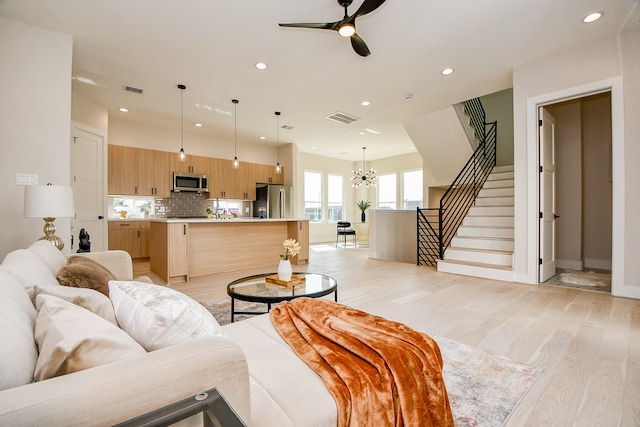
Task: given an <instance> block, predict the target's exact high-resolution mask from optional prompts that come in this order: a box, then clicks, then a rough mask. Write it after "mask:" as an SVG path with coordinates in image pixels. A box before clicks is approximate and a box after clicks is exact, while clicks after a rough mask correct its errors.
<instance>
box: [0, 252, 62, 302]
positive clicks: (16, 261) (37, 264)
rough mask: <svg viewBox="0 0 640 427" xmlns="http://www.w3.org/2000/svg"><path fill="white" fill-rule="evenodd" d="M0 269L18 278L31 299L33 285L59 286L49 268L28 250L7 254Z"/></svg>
mask: <svg viewBox="0 0 640 427" xmlns="http://www.w3.org/2000/svg"><path fill="white" fill-rule="evenodd" d="M52 246H53V245H52ZM56 250H57V249H56ZM2 267H3V268H4V269H5V271H7V272H9V273H11V274H13V275H14V276H16V277H17V278H18V280H19V281H20V283H22V286H23V287H24V288H25V289H26V290H27V293H28V294H29V297H30V298H32V299H33V287H34V286H35V285H41V286H59V283H58V280H57V279H56V275H55V274H54V273H52V272H51V270H50V269H49V266H48V265H47V264H46V263H45V262H44V261H43V260H42V258H40V256H38V255H37V254H36V253H35V252H33V251H30V250H28V249H17V250H15V251H13V252H9V253H8V254H7V256H6V257H5V258H4V261H2Z"/></svg>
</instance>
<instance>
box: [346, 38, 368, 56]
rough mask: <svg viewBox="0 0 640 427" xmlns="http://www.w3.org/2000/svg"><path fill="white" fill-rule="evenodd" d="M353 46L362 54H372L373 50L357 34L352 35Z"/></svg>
mask: <svg viewBox="0 0 640 427" xmlns="http://www.w3.org/2000/svg"><path fill="white" fill-rule="evenodd" d="M351 46H352V47H353V50H355V51H356V53H357V54H358V55H360V56H369V55H371V51H370V50H369V48H368V47H367V44H366V43H365V42H364V40H362V38H360V36H359V35H357V34H354V35H352V36H351Z"/></svg>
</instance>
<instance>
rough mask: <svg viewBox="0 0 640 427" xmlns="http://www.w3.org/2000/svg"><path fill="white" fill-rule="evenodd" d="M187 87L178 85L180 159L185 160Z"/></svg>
mask: <svg viewBox="0 0 640 427" xmlns="http://www.w3.org/2000/svg"><path fill="white" fill-rule="evenodd" d="M186 88H187V87H186V86H185V85H178V89H180V135H181V137H180V138H181V139H180V161H181V162H184V161H185V160H186V158H187V155H186V154H185V152H184V98H183V95H184V90H185V89H186Z"/></svg>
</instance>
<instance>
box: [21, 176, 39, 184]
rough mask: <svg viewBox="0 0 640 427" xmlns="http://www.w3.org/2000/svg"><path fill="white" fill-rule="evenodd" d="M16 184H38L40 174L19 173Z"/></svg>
mask: <svg viewBox="0 0 640 427" xmlns="http://www.w3.org/2000/svg"><path fill="white" fill-rule="evenodd" d="M16 185H38V174H35V173H17V174H16Z"/></svg>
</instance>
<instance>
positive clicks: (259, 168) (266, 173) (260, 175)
mask: <svg viewBox="0 0 640 427" xmlns="http://www.w3.org/2000/svg"><path fill="white" fill-rule="evenodd" d="M280 169H281V171H280V173H276V167H275V166H274V165H263V164H256V165H255V171H256V182H258V183H261V184H284V169H283V168H282V167H281V168H280Z"/></svg>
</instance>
